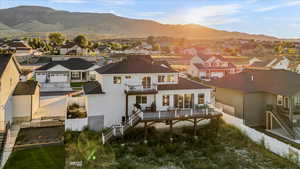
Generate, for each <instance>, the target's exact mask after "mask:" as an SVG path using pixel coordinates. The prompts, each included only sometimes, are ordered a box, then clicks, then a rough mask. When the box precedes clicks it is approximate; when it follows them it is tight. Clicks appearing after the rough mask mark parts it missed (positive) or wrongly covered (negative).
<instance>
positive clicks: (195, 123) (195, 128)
mask: <svg viewBox="0 0 300 169" xmlns="http://www.w3.org/2000/svg"><path fill="white" fill-rule="evenodd" d="M194 138H195V139H197V138H198V137H197V118H194Z"/></svg>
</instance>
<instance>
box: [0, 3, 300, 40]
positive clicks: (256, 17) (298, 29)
mask: <svg viewBox="0 0 300 169" xmlns="http://www.w3.org/2000/svg"><path fill="white" fill-rule="evenodd" d="M20 5H35V6H46V7H51V8H54V9H57V10H66V11H72V12H97V13H114V14H116V15H118V16H123V17H129V18H137V19H151V20H155V21H158V22H161V23H164V24H199V25H203V26H207V27H210V28H215V29H221V30H227V31H238V32H246V33H252V34H265V35H271V36H276V37H280V38H300V12H299V11H300V0H0V8H10V7H15V6H20Z"/></svg>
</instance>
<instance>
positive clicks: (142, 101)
mask: <svg viewBox="0 0 300 169" xmlns="http://www.w3.org/2000/svg"><path fill="white" fill-rule="evenodd" d="M136 103H137V104H147V96H136Z"/></svg>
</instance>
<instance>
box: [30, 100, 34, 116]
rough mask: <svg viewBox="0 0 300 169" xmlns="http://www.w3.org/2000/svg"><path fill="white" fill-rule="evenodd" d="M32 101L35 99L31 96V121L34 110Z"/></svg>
mask: <svg viewBox="0 0 300 169" xmlns="http://www.w3.org/2000/svg"><path fill="white" fill-rule="evenodd" d="M32 99H33V95H31V100H30V102H31V103H30V105H31V107H30V108H31V115H30V121H31V120H32V114H33V108H32V106H33V104H32Z"/></svg>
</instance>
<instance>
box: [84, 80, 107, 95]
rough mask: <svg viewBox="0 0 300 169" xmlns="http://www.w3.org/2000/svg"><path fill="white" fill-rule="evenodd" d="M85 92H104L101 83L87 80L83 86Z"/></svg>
mask: <svg viewBox="0 0 300 169" xmlns="http://www.w3.org/2000/svg"><path fill="white" fill-rule="evenodd" d="M83 91H84V93H85V94H104V92H103V91H102V87H101V84H100V83H99V82H97V81H91V82H87V83H85V84H84V86H83Z"/></svg>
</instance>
